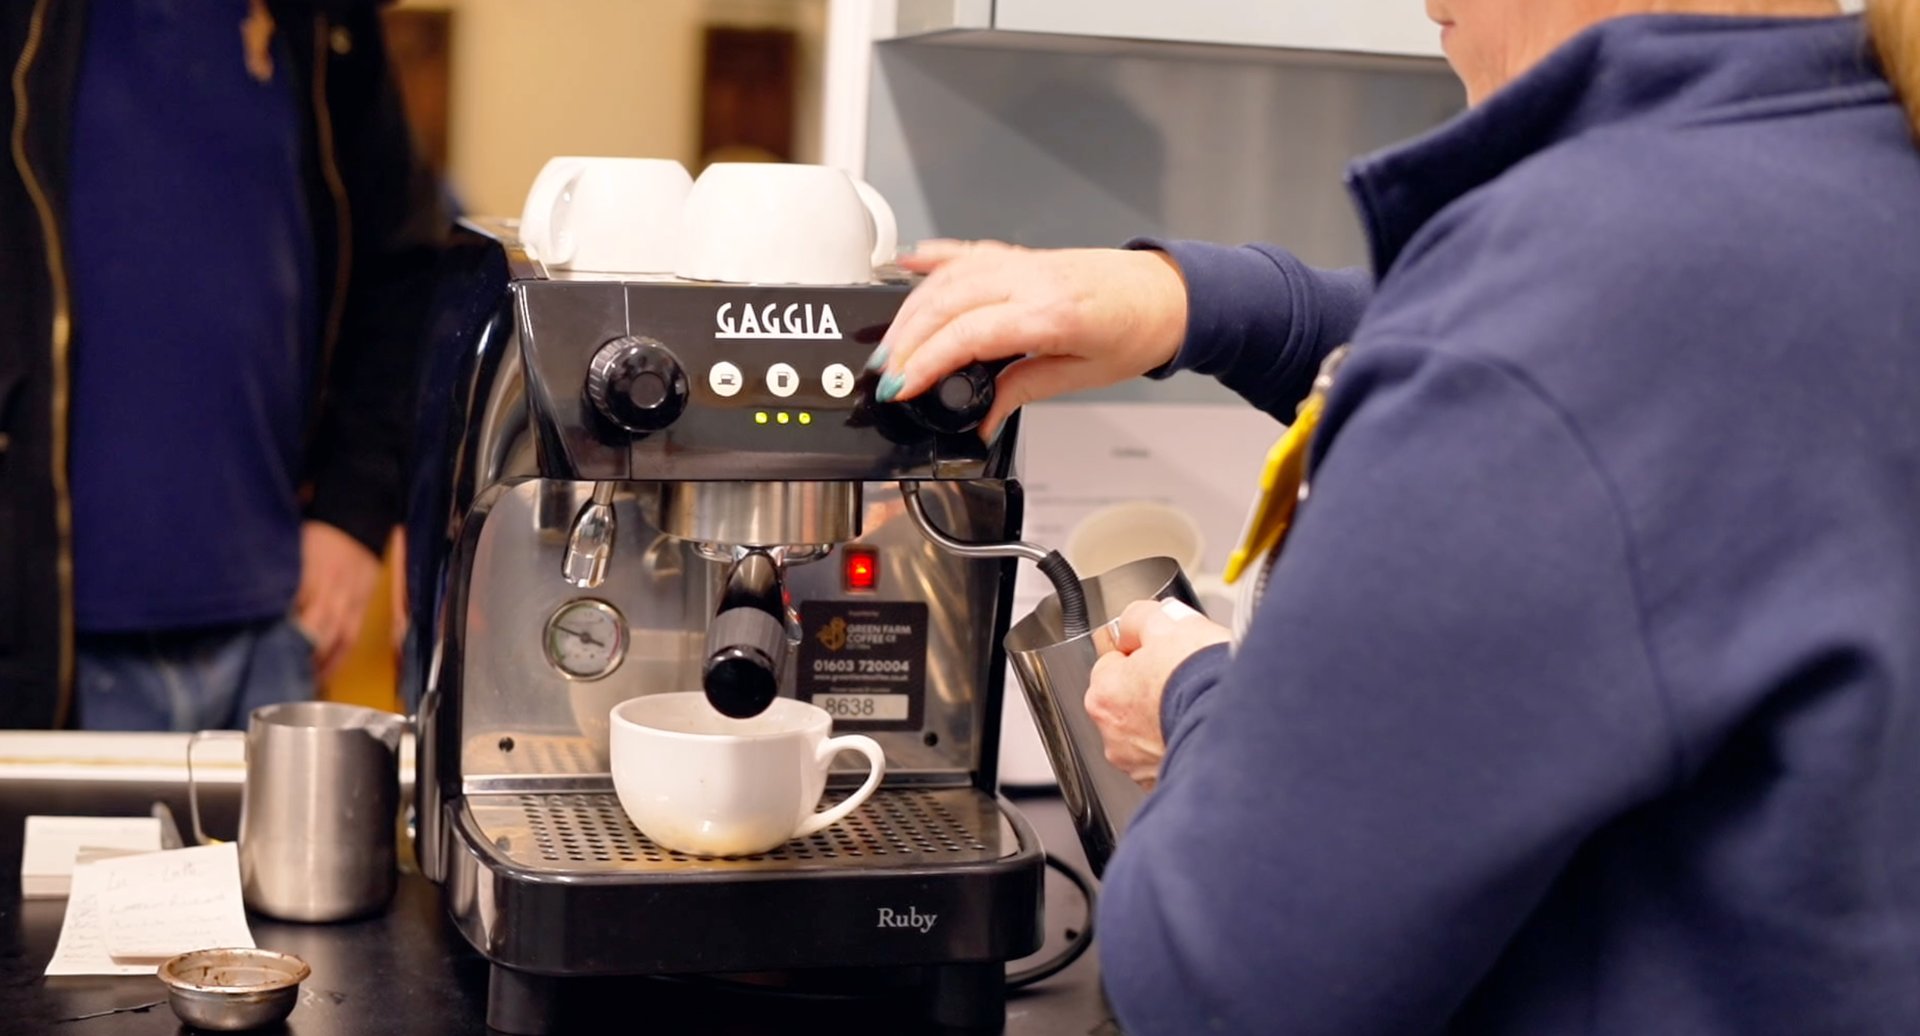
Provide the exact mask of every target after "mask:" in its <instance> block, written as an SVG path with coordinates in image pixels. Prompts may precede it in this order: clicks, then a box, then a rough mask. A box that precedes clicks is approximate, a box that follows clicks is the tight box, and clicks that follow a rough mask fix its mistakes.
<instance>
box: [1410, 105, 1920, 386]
mask: <svg viewBox="0 0 1920 1036" xmlns="http://www.w3.org/2000/svg"><path fill="white" fill-rule="evenodd" d="M1756 132H1758V133H1759V134H1760V135H1758V136H1756V135H1755V133H1756ZM1767 132H1768V131H1767V129H1766V128H1765V127H1762V128H1760V129H1759V130H1758V131H1754V130H1747V129H1742V128H1741V127H1737V126H1693V127H1639V128H1622V129H1619V130H1613V131H1596V132H1594V133H1591V134H1587V135H1585V136H1582V137H1580V138H1576V139H1574V140H1571V141H1568V142H1565V143H1563V144H1561V145H1558V146H1556V147H1553V148H1550V149H1548V150H1546V151H1544V152H1541V153H1540V154H1538V155H1535V156H1534V157H1533V158H1531V159H1529V160H1528V161H1526V162H1523V163H1521V164H1520V165H1517V166H1515V167H1513V168H1512V169H1510V170H1508V171H1507V172H1506V173H1504V174H1503V175H1501V176H1500V177H1499V178H1498V179H1496V180H1494V181H1492V182H1490V183H1488V184H1487V185H1485V186H1483V187H1481V188H1480V189H1479V190H1477V191H1474V192H1472V193H1470V194H1468V195H1466V196H1464V197H1462V198H1460V199H1459V200H1457V201H1456V202H1455V203H1453V204H1452V205H1450V206H1449V207H1448V208H1447V209H1445V210H1444V211H1443V212H1441V213H1440V214H1439V215H1438V216H1437V217H1435V218H1434V219H1433V220H1432V221H1431V222H1430V223H1429V225H1428V226H1427V227H1425V228H1423V230H1422V231H1421V232H1420V233H1419V234H1418V235H1416V236H1415V238H1414V240H1413V241H1412V243H1411V244H1410V245H1409V247H1408V249H1407V250H1406V252H1405V253H1404V254H1403V255H1402V256H1401V257H1400V258H1399V259H1398V260H1397V261H1396V263H1395V266H1394V268H1393V269H1392V270H1391V271H1389V274H1388V276H1387V277H1386V278H1384V279H1383V283H1382V286H1381V291H1380V294H1379V297H1378V298H1377V299H1376V307H1377V309H1378V312H1377V313H1376V314H1375V315H1376V316H1377V317H1378V318H1379V319H1377V320H1376V321H1375V322H1374V323H1375V325H1376V330H1386V329H1391V330H1393V331H1394V332H1396V334H1397V336H1399V337H1403V338H1405V337H1416V338H1420V339H1425V340H1431V341H1435V342H1442V343H1448V344H1449V347H1451V348H1459V349H1466V350H1471V351H1475V352H1480V353H1487V354H1497V355H1498V356H1500V357H1501V358H1504V359H1509V360H1525V359H1527V357H1528V354H1529V353H1530V352H1531V351H1533V350H1542V349H1546V350H1558V349H1559V348H1561V347H1562V346H1563V345H1564V344H1565V343H1566V342H1567V341H1568V340H1569V339H1570V338H1578V339H1597V340H1611V341H1614V342H1638V343H1641V344H1642V345H1643V346H1644V347H1646V348H1649V349H1659V348H1663V347H1665V346H1666V345H1669V344H1671V342H1672V339H1673V338H1674V336H1675V335H1676V334H1682V333H1684V334H1690V335H1691V334H1698V333H1700V332H1701V331H1702V329H1718V330H1719V332H1720V333H1721V334H1738V333H1740V330H1741V329H1742V328H1743V327H1747V326H1751V325H1755V324H1758V323H1762V322H1765V321H1767V320H1769V319H1774V318H1775V317H1777V316H1778V310H1779V309H1780V308H1781V307H1783V306H1794V307H1804V306H1806V305H1809V304H1810V303H1809V302H1808V300H1807V298H1806V296H1807V292H1806V290H1805V289H1806V286H1807V283H1808V278H1809V276H1810V272H1809V271H1813V270H1820V271H1824V272H1825V273H1835V274H1845V275H1857V276H1856V280H1855V283H1856V284H1858V285H1860V286H1862V289H1863V290H1864V289H1865V287H1866V286H1868V285H1871V284H1873V283H1877V282H1878V281H1881V280H1885V279H1886V277H1887V275H1888V272H1889V271H1888V270H1887V269H1875V264H1879V265H1880V266H1882V267H1884V266H1885V264H1887V263H1889V262H1892V263H1895V264H1899V263H1902V262H1907V261H1911V262H1912V263H1913V264H1915V266H1914V269H1915V270H1916V271H1917V272H1920V247H1914V246H1911V245H1909V246H1906V247H1905V251H1906V252H1908V253H1911V254H1910V255H1906V256H1904V257H1903V256H1899V255H1896V256H1892V257H1889V256H1888V255H1887V254H1886V253H1884V252H1881V253H1880V254H1878V255H1875V254H1873V253H1874V251H1875V250H1873V249H1867V248H1864V247H1863V245H1862V241H1863V239H1862V237H1861V236H1860V235H1861V234H1863V233H1866V232H1868V230H1869V224H1870V223H1871V222H1872V221H1873V220H1874V219H1875V218H1876V217H1875V213H1876V212H1878V211H1879V210H1880V209H1879V207H1881V206H1883V202H1882V200H1881V199H1879V198H1876V197H1873V196H1869V195H1867V194H1865V193H1863V192H1862V190H1861V188H1860V185H1859V183H1858V181H1857V179H1855V178H1853V177H1851V175H1850V174H1849V172H1848V170H1847V169H1845V168H1842V167H1841V165H1842V163H1841V162H1839V161H1836V159H1835V157H1834V155H1833V154H1832V153H1831V152H1829V153H1827V154H1826V155H1821V154H1817V153H1811V152H1806V153H1793V152H1792V151H1791V149H1787V148H1783V147H1772V146H1768V147H1759V146H1758V145H1761V144H1767V145H1773V144H1777V143H1781V142H1780V141H1775V140H1772V139H1768V138H1766V137H1765V134H1766V133H1767ZM1863 150H1864V149H1863ZM1910 186H1911V187H1912V188H1913V190H1912V191H1911V193H1912V195H1913V201H1914V205H1913V206H1912V208H1913V210H1914V215H1915V216H1916V217H1917V218H1920V177H1916V179H1915V181H1914V182H1913V183H1912V184H1911V185H1910ZM1896 193H1897V192H1896ZM1908 225H1912V224H1908ZM1891 247H1894V248H1895V250H1896V251H1899V250H1900V248H1901V246H1899V245H1898V244H1897V243H1896V244H1894V245H1892V246H1891ZM1811 304H1813V305H1819V304H1820V303H1818V302H1814V303H1811ZM1836 304H1837V302H1836ZM1625 347H1626V346H1621V345H1616V346H1614V350H1615V352H1614V355H1616V356H1618V350H1619V349H1621V348H1625Z"/></svg>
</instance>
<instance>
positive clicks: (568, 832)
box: [517, 789, 996, 868]
mask: <svg viewBox="0 0 1920 1036" xmlns="http://www.w3.org/2000/svg"><path fill="white" fill-rule="evenodd" d="M843 797H844V796H843V795H839V794H834V795H830V796H828V800H827V802H826V803H824V804H823V808H824V806H826V805H831V804H832V803H834V802H838V801H840V799H841V798H843ZM517 799H518V802H519V805H520V808H521V809H522V810H523V811H524V814H525V823H526V830H527V832H528V834H529V836H530V837H531V838H532V842H533V847H534V848H535V849H536V850H537V853H538V856H539V859H540V860H541V861H543V862H544V863H546V864H549V865H559V866H562V867H565V866H569V865H571V866H575V867H579V866H585V867H588V868H594V867H595V866H596V865H598V866H599V867H622V866H623V865H624V866H628V867H631V866H635V865H639V866H645V865H648V864H652V865H669V864H675V863H680V864H692V863H711V862H713V861H711V860H707V859H705V858H702V857H695V856H688V855H686V854H684V853H680V852H677V851H675V850H672V849H665V848H662V847H660V846H658V845H655V844H654V843H653V842H652V841H651V840H649V839H648V838H647V836H645V835H643V834H641V833H640V831H639V830H638V829H637V828H635V827H634V826H633V822H632V821H630V820H628V819H627V815H626V813H625V811H623V810H622V809H621V808H620V801H619V799H617V798H615V797H614V796H612V795H604V794H555V795H520V796H517ZM990 852H996V850H994V849H992V848H991V847H989V846H988V844H987V843H986V842H985V841H984V840H983V839H982V838H981V836H980V835H979V834H977V833H975V832H974V831H973V830H971V829H970V828H969V826H968V825H967V824H966V823H964V822H963V821H962V820H961V819H960V818H959V817H958V816H956V815H955V814H954V812H953V811H952V810H951V809H949V808H948V807H947V805H946V804H945V803H944V802H942V801H941V799H940V797H939V795H938V794H937V793H934V792H929V791H921V790H915V789H903V790H890V791H881V792H877V793H875V794H874V796H873V797H872V798H870V799H868V800H867V801H866V803H865V804H864V805H862V806H861V807H860V808H859V809H857V810H855V811H854V813H853V815H852V816H849V817H847V818H846V819H845V820H842V821H841V822H839V823H837V824H834V825H832V826H831V827H828V828H827V829H826V830H824V831H821V832H819V833H817V834H813V835H810V836H808V837H806V838H798V839H794V840H793V841H791V842H788V843H787V844H786V845H784V846H781V847H780V848H778V849H776V850H774V851H773V852H770V853H762V854H759V855H755V856H741V857H731V858H729V861H738V862H743V863H800V862H810V861H852V860H860V861H863V862H868V863H876V864H877V863H882V862H892V861H894V860H898V861H899V862H903V863H904V862H908V860H913V861H915V862H919V861H924V860H925V859H926V858H928V857H933V858H936V859H946V860H956V859H958V858H966V859H974V858H978V857H979V856H980V855H981V854H984V853H990Z"/></svg>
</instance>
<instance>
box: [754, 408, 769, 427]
mask: <svg viewBox="0 0 1920 1036" xmlns="http://www.w3.org/2000/svg"><path fill="white" fill-rule="evenodd" d="M753 423H754V424H766V423H767V412H766V411H765V410H762V411H760V412H759V413H756V414H754V415H753Z"/></svg>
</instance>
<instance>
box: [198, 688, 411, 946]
mask: <svg viewBox="0 0 1920 1036" xmlns="http://www.w3.org/2000/svg"><path fill="white" fill-rule="evenodd" d="M406 728H407V720H406V718H405V717H402V716H398V715H394V714H392V713H387V712H381V711H380V710H378V709H370V708H364V707H361V706H357V705H347V704H343V703H340V702H321V701H302V702H286V703H283V704H278V705H267V706H263V707H261V708H258V709H255V710H253V712H252V713H251V714H250V715H249V716H248V722H247V729H246V731H245V732H244V733H241V732H239V731H201V732H200V733H197V734H195V735H193V737H192V738H191V739H189V740H188V742H187V784H188V796H189V798H188V805H189V806H190V807H191V811H192V815H193V835H194V838H195V839H196V840H197V841H198V842H199V843H200V844H202V845H207V844H211V843H212V842H213V841H215V840H214V839H210V838H208V837H207V834H206V832H205V831H204V830H203V829H202V828H201V826H200V797H199V787H198V785H197V784H196V783H195V782H194V777H193V751H194V746H195V745H197V744H198V743H199V742H200V741H202V740H204V739H209V738H216V737H234V738H241V737H244V738H245V740H246V769H247V774H246V781H245V784H244V787H243V790H242V797H241V800H240V834H239V857H240V885H241V892H242V895H243V897H244V898H245V900H246V904H247V907H248V909H250V910H254V911H257V912H259V913H261V914H265V915H267V916H269V917H273V918H277V919H280V920H283V921H307V922H326V921H343V920H348V919H351V918H356V917H364V916H367V915H369V914H373V913H377V912H379V911H381V910H384V909H385V908H386V906H387V904H388V902H389V901H390V900H391V899H392V896H393V892H394V888H395V886H396V884H397V882H398V875H399V868H398V862H397V859H396V844H395V843H396V828H397V827H398V816H399V808H400V740H401V736H402V735H403V733H404V732H405V730H406Z"/></svg>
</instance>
